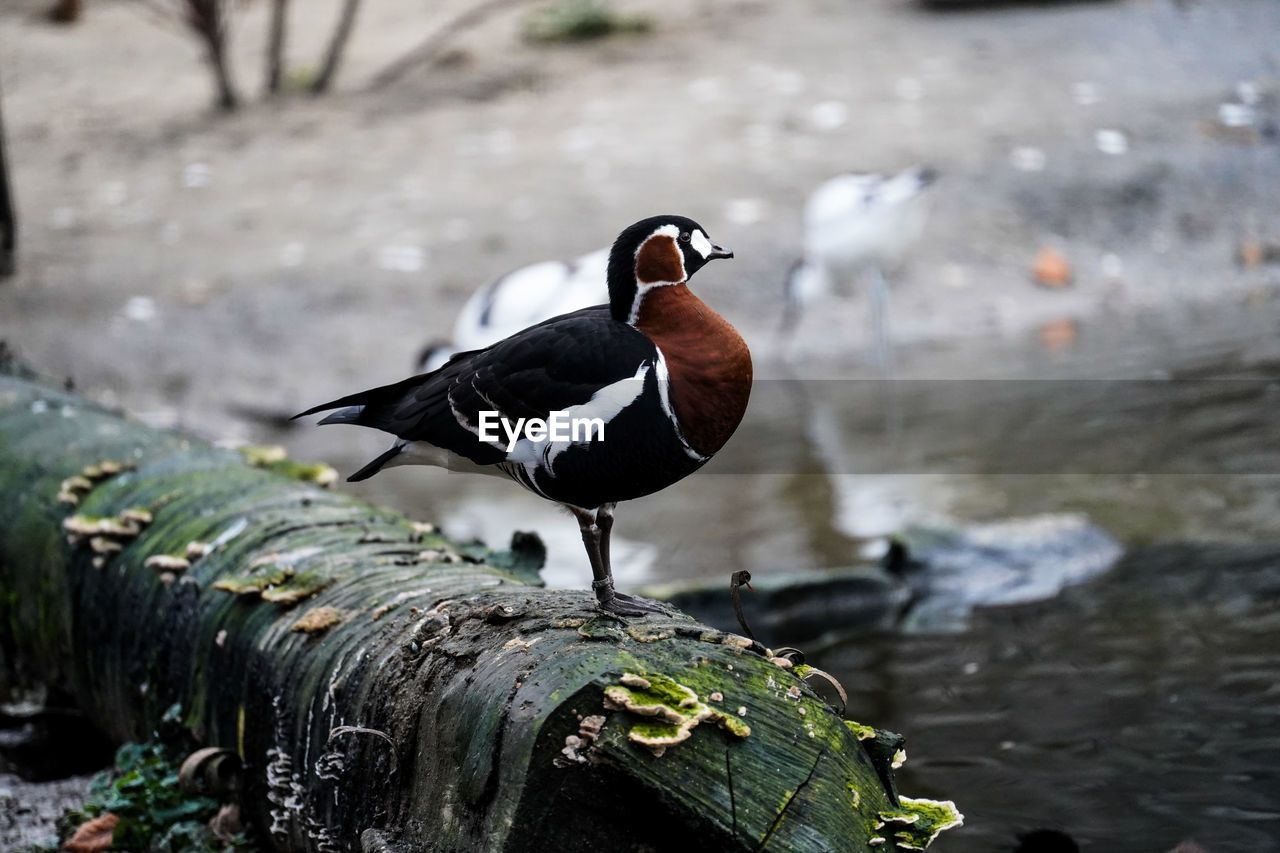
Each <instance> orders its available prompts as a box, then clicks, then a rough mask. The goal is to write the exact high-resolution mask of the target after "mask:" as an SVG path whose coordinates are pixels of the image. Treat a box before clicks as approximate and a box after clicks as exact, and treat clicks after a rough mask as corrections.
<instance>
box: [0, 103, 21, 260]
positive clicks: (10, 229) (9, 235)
mask: <svg viewBox="0 0 1280 853" xmlns="http://www.w3.org/2000/svg"><path fill="white" fill-rule="evenodd" d="M3 94H4V93H3V90H0V107H2V106H3V103H4V97H3ZM17 250H18V219H17V216H16V214H15V213H14V211H13V194H12V192H11V191H10V189H9V161H8V155H7V153H6V151H5V133H4V110H3V109H2V108H0V278H5V277H7V276H11V275H13V273H14V270H15V266H16V265H15V263H14V258H15V256H16V254H17Z"/></svg>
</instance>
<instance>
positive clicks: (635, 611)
mask: <svg viewBox="0 0 1280 853" xmlns="http://www.w3.org/2000/svg"><path fill="white" fill-rule="evenodd" d="M614 506H616V504H612V503H607V504H602V505H601V506H600V507H599V508H598V509H597V510H596V527H597V528H598V529H599V531H600V564H601V566H602V567H603V568H604V575H605V577H606V578H608V582H609V590H610V592H612V593H613V600H614V602H615V606H617V605H620V606H622V607H625V608H626V610H618V609H614V608H613V607H607V606H605V605H603V604H602V605H601V607H604V609H605V610H610V611H611V612H614V613H621V614H622V615H624V616H638V615H641V614H644V613H662V614H665V615H670V613H671V611H670V610H669V609H667V608H666V607H663V606H662V605H661V604H659V603H658V602H656V601H653V600H651V599H648V598H641V597H639V596H636V595H627V594H626V593H625V592H616V591H614V589H613V567H612V566H611V565H610V563H609V536H610V534H611V533H612V532H613V508H614ZM592 586H593V587H594V586H595V584H592ZM597 595H598V593H597Z"/></svg>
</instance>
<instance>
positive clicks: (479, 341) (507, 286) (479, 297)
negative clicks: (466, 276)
mask: <svg viewBox="0 0 1280 853" xmlns="http://www.w3.org/2000/svg"><path fill="white" fill-rule="evenodd" d="M608 266H609V250H608V249H607V248H604V249H598V250H596V251H594V252H589V253H587V254H585V255H583V256H582V257H580V258H578V259H577V260H574V261H567V262H566V261H540V262H538V263H535V264H529V265H528V266H523V267H520V268H519V269H515V270H512V271H511V272H509V273H507V274H506V275H504V276H501V277H499V278H496V279H494V280H493V281H491V282H489V283H488V284H486V285H485V286H484V287H482V288H480V289H479V290H477V291H476V292H475V293H473V294H472V295H471V298H470V299H468V300H467V303H466V304H465V305H463V306H462V310H461V311H459V312H458V318H457V320H455V321H454V324H453V339H452V340H451V341H449V342H448V343H439V342H437V343H433V344H430V345H428V346H427V347H426V348H425V349H424V350H423V351H422V353H421V354H420V355H419V356H418V363H419V370H421V371H423V372H426V371H430V370H435V369H437V368H438V367H440V366H441V365H443V364H444V363H445V362H446V361H448V360H449V358H450V357H451V356H452V355H453V354H454V353H458V352H466V351H467V350H474V349H484V348H485V347H487V346H490V345H491V344H495V343H497V342H498V341H500V340H502V339H503V338H508V337H510V336H511V335H514V334H515V333H516V332H519V331H521V330H523V329H526V328H528V327H529V326H532V325H535V324H537V323H541V322H542V321H543V320H547V319H549V318H551V317H558V316H560V315H561V314H568V313H570V312H573V311H577V310H579V309H581V308H588V307H590V306H592V305H602V304H604V303H605V302H608V301H609V292H608V289H607V287H606V284H605V281H606V277H607V276H606V273H607V268H608Z"/></svg>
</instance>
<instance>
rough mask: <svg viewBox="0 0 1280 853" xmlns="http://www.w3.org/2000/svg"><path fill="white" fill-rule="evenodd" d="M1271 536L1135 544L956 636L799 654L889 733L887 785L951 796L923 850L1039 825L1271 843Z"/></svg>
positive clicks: (1097, 842)
mask: <svg viewBox="0 0 1280 853" xmlns="http://www.w3.org/2000/svg"><path fill="white" fill-rule="evenodd" d="M1277 640H1280V546H1273V547H1265V548H1264V547H1257V546H1232V547H1225V546H1195V547H1190V546H1188V547H1182V546H1153V547H1149V548H1144V549H1139V550H1137V551H1135V552H1133V553H1131V554H1130V555H1129V557H1127V558H1126V559H1125V560H1123V561H1122V562H1121V564H1120V565H1119V566H1117V567H1116V569H1114V570H1113V571H1112V573H1111V574H1109V575H1107V576H1106V577H1104V578H1102V579H1099V580H1096V581H1092V582H1090V583H1088V584H1086V585H1084V586H1080V587H1076V588H1074V589H1071V590H1068V591H1067V592H1065V593H1063V594H1062V595H1061V596H1059V597H1058V598H1056V599H1054V600H1052V601H1048V602H1042V603H1039V604H1035V605H1021V606H1016V607H1006V608H993V609H991V610H989V611H986V612H980V613H979V614H978V615H977V616H976V617H975V618H974V619H973V622H972V626H971V628H970V630H968V631H967V632H965V633H964V634H962V635H959V636H956V635H933V636H922V635H904V634H896V633H895V634H884V635H878V636H872V637H862V638H858V639H851V640H849V641H847V642H844V643H842V644H839V645H836V646H834V647H831V648H828V649H826V650H824V651H822V652H821V653H816V654H811V656H810V659H811V661H812V662H813V663H815V664H816V665H818V666H820V667H822V668H824V669H826V670H828V671H829V672H831V673H832V674H833V675H835V676H836V677H837V678H839V679H840V680H841V681H842V682H843V684H844V685H845V687H846V688H847V689H848V690H849V693H850V697H849V699H850V701H849V715H850V716H852V717H854V718H857V719H865V720H868V721H874V722H875V723H876V724H877V725H882V726H885V727H887V728H889V729H892V730H895V731H902V732H906V733H907V754H908V756H909V760H908V762H907V764H906V766H905V767H904V768H903V769H902V770H900V771H899V773H900V774H901V776H900V779H901V785H902V787H904V788H906V789H910V790H913V791H922V792H926V795H928V796H940V797H948V798H954V799H955V800H956V801H957V803H958V804H959V805H960V807H961V811H963V812H964V814H965V827H964V829H962V830H958V831H957V832H955V833H953V834H952V835H950V836H948V837H947V838H945V839H942V840H941V841H939V843H938V849H939V850H941V851H957V853H963V851H999V850H1009V849H1011V848H1012V840H1013V838H1014V837H1015V836H1016V835H1017V834H1019V833H1022V832H1026V831H1028V830H1030V829H1033V828H1036V827H1042V826H1048V827H1054V828H1059V829H1063V830H1066V831H1068V832H1069V833H1070V834H1071V835H1073V836H1074V837H1076V838H1077V839H1078V840H1080V841H1081V842H1082V847H1083V848H1084V849H1085V850H1105V851H1116V853H1119V852H1120V851H1165V850H1169V849H1170V848H1171V847H1173V846H1174V845H1175V844H1176V843H1177V842H1178V841H1180V840H1182V839H1185V838H1188V837H1194V838H1196V839H1197V840H1198V841H1199V842H1200V843H1201V844H1203V845H1205V846H1206V848H1207V849H1208V850H1210V851H1213V853H1227V851H1242V853H1243V851H1250V853H1256V852H1257V851H1263V850H1275V849H1277V847H1278V845H1280V687H1278V685H1280V655H1277V648H1278V645H1277Z"/></svg>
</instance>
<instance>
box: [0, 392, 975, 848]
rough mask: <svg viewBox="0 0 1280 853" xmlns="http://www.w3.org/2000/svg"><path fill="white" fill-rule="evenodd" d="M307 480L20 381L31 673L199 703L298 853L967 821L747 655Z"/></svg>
mask: <svg viewBox="0 0 1280 853" xmlns="http://www.w3.org/2000/svg"><path fill="white" fill-rule="evenodd" d="M104 461H106V462H108V463H111V462H114V463H119V464H117V465H111V464H107V465H103V464H102V463H103V462H104ZM86 469H88V470H86ZM295 471H296V473H297V474H300V475H302V476H303V477H304V478H306V479H304V480H299V479H296V478H291V477H286V476H284V475H282V474H279V473H274V472H272V471H269V470H264V469H263V468H260V467H254V466H252V465H250V464H249V463H248V461H247V460H246V459H245V458H244V457H243V456H242V455H241V454H237V453H234V452H229V451H222V450H217V449H215V448H212V447H209V446H207V445H204V444H202V443H200V442H197V441H194V440H187V439H184V438H183V437H181V436H176V435H172V434H168V433H163V432H158V431H155V430H152V429H150V428H148V427H145V426H143V425H140V424H137V423H133V422H129V421H126V420H124V419H122V418H120V417H119V416H117V415H115V414H113V413H110V412H107V411H104V410H102V409H99V408H97V407H95V406H94V405H92V404H90V403H87V402H86V401H84V400H82V399H80V398H77V397H75V396H72V395H68V394H65V393H62V392H59V391H54V390H51V389H49V388H46V387H43V386H40V385H37V384H34V383H31V382H27V381H22V380H17V379H9V378H3V377H0V611H2V612H0V652H3V657H0V663H3V664H4V667H3V668H4V669H7V670H13V669H15V668H17V669H21V670H23V671H25V672H26V673H28V674H29V675H31V674H35V675H38V677H40V678H43V679H45V680H47V681H49V682H51V683H53V684H55V685H57V686H59V687H61V688H63V689H64V690H67V691H68V692H70V693H71V694H72V695H73V696H74V697H76V698H77V700H78V701H79V702H80V704H81V706H82V707H83V708H84V710H85V711H86V712H87V713H88V714H90V715H91V717H92V718H93V719H94V721H95V722H96V723H97V724H98V725H99V726H101V727H102V728H103V729H104V730H106V731H107V732H108V733H110V734H111V735H113V736H114V737H116V738H118V739H120V740H140V739H145V738H146V737H147V736H148V735H149V733H150V732H151V731H152V730H154V728H155V727H156V725H157V723H158V722H159V721H160V718H161V717H162V716H163V714H164V712H165V711H166V710H167V709H168V708H169V707H171V706H172V705H173V704H175V703H178V704H180V705H181V707H182V708H183V711H184V719H183V724H184V725H185V726H186V727H187V728H188V729H189V730H190V731H191V733H192V735H193V736H194V737H195V739H196V741H197V742H199V743H202V744H204V745H206V746H217V747H224V748H227V749H231V750H234V751H235V752H236V754H237V755H239V756H240V757H241V758H242V759H243V761H244V765H245V768H246V770H245V777H244V780H243V784H244V805H245V817H246V819H248V820H251V821H252V822H253V823H254V825H255V826H256V827H257V835H258V837H259V838H260V839H262V841H263V843H264V844H266V845H269V846H270V847H271V848H272V849H276V850H289V851H299V850H301V851H329V850H352V849H356V848H357V846H358V844H359V839H360V837H361V835H362V833H364V832H365V831H366V830H373V831H374V832H373V833H372V834H371V835H370V836H369V837H370V838H382V839H390V840H391V842H392V843H393V845H394V846H395V847H396V848H397V849H400V850H422V851H427V850H430V851H434V852H435V853H439V852H440V851H473V850H499V851H524V850H537V851H543V850H546V849H565V850H587V849H590V850H602V849H612V850H636V849H640V848H642V847H645V846H647V847H649V848H650V849H659V850H674V849H705V850H735V851H736V850H770V851H812V850H833V851H864V850H909V849H919V848H920V847H923V846H925V844H927V842H928V840H929V839H930V838H931V837H932V835H933V834H934V833H936V831H938V830H939V829H941V828H943V827H945V826H948V825H955V824H956V823H958V822H959V816H958V815H957V814H956V813H955V810H954V807H952V806H951V805H950V804H947V803H942V804H934V803H929V802H926V801H913V800H910V799H908V798H905V797H898V796H897V795H896V793H895V792H894V789H893V785H892V778H893V777H892V769H891V764H892V755H889V756H888V757H887V758H886V753H888V752H889V751H890V750H889V749H888V748H884V749H872V750H869V749H868V748H867V747H868V746H869V745H875V744H876V743H877V740H876V735H875V733H874V730H871V729H869V728H865V727H851V726H849V725H846V723H845V721H843V720H841V719H840V718H839V716H837V715H836V714H835V713H833V712H832V711H831V710H830V709H829V708H828V707H827V706H826V705H825V704H824V703H823V702H822V701H821V699H820V698H819V697H817V695H815V694H814V693H813V692H812V691H810V689H809V688H808V686H807V685H806V684H805V683H804V682H803V681H802V680H801V679H799V678H797V677H796V676H795V675H794V673H793V672H792V671H791V670H790V669H788V668H786V667H785V666H780V665H779V664H777V663H775V662H773V661H771V660H770V659H769V657H768V656H767V655H766V650H765V649H763V648H761V647H759V646H757V645H755V644H753V643H751V642H750V641H749V640H746V639H744V638H741V637H736V636H733V635H729V634H725V633H722V632H719V631H715V630H713V629H710V628H708V627H706V626H703V625H699V624H697V623H696V622H694V621H692V620H691V619H689V618H688V617H683V616H680V615H672V616H669V617H656V616H649V617H646V618H645V619H644V620H642V621H641V620H637V621H634V622H631V623H629V624H628V623H626V622H620V621H619V620H617V619H616V618H613V617H612V616H609V615H602V614H600V613H599V611H598V610H597V609H596V606H595V600H594V599H593V598H592V597H591V596H590V595H589V594H587V593H582V592H554V591H548V590H544V589H540V588H538V587H536V586H529V585H527V584H524V583H521V582H519V581H517V580H516V578H515V576H514V575H513V574H512V573H510V572H508V571H504V570H501V569H498V568H495V567H494V566H493V565H489V564H488V563H489V562H498V561H497V560H496V559H493V558H491V559H490V560H486V561H482V562H470V561H469V559H468V557H467V556H464V554H467V553H468V552H466V551H465V550H462V549H459V548H457V547H456V546H454V545H453V544H452V543H451V542H449V541H448V540H446V539H444V538H443V537H440V536H439V535H437V534H435V533H432V532H427V531H424V529H423V528H422V527H421V526H415V525H414V524H413V523H411V522H409V521H407V520H406V519H404V518H403V517H401V516H399V515H396V514H394V513H391V512H388V511H384V510H379V509H375V508H373V507H371V506H369V505H367V504H364V503H361V502H360V501H357V500H354V499H351V498H348V497H344V496H341V495H337V494H333V493H331V492H329V491H327V490H324V489H322V488H319V487H318V486H316V485H315V484H314V483H313V482H309V481H307V480H310V479H314V478H315V477H316V476H319V477H320V478H321V479H323V471H320V472H319V474H317V473H316V472H315V471H310V472H307V473H304V472H306V471H307V469H295ZM78 478H82V479H78ZM76 517H79V521H78V522H74V523H72V524H71V525H70V526H64V523H65V522H67V521H68V520H69V519H72V518H76ZM76 525H83V527H82V528H81V530H82V531H83V532H82V533H76V532H74V531H73V530H72V527H74V526H76ZM90 530H92V532H90ZM95 539H100V540H101V541H98V542H97V543H96V545H95ZM69 540H70V541H69ZM478 556H479V555H474V554H472V555H471V556H470V559H476V558H477V557H478ZM158 557H165V558H167V559H166V560H156V559H155V558H158ZM98 558H101V560H98ZM183 562H185V565H182V563H183ZM166 574H170V575H171V577H169V578H168V579H167V580H168V581H169V582H168V583H166V578H165V577H164V576H165V575H166ZM646 684H647V685H648V686H645V685H646ZM352 727H355V728H358V729H359V730H362V731H363V730H373V731H376V732H379V733H382V735H385V737H383V736H369V735H367V734H359V733H356V732H355V729H353V728H352ZM335 731H336V732H339V733H340V734H339V735H337V736H335V735H334V733H335ZM346 732H351V733H350V734H346ZM868 734H869V735H870V736H869V738H868V739H867V740H860V738H861V737H863V736H864V735H868ZM658 751H662V753H663V754H662V755H661V756H660V757H659V756H657V755H656V754H655V753H657V752H658ZM894 751H896V750H894ZM878 839H884V841H883V843H881V842H879V841H878Z"/></svg>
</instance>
